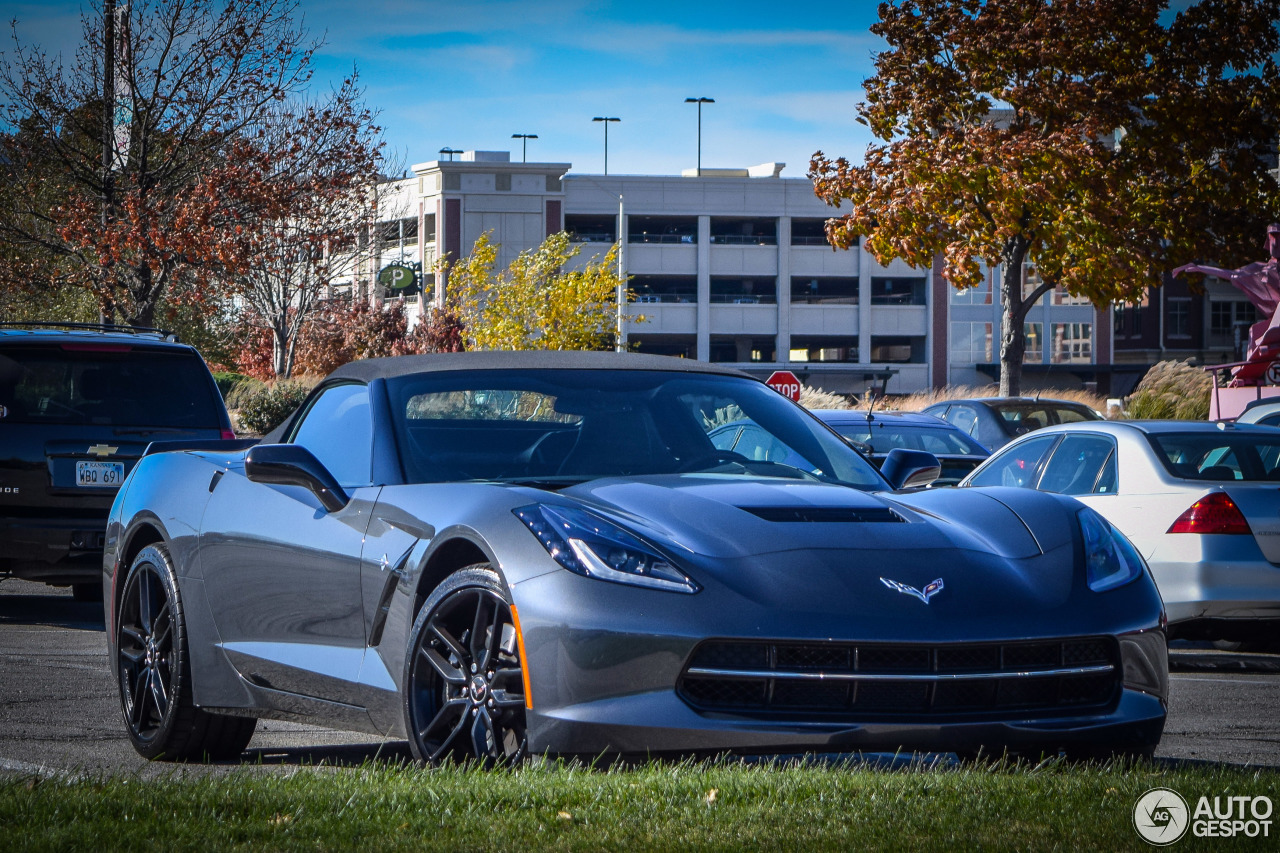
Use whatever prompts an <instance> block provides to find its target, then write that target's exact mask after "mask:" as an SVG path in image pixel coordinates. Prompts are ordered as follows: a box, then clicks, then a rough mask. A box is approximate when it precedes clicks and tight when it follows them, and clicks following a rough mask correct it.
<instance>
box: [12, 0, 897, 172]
mask: <svg viewBox="0 0 1280 853" xmlns="http://www.w3.org/2000/svg"><path fill="white" fill-rule="evenodd" d="M82 5H83V6H84V8H88V4H87V3H84V4H81V3H79V2H75V0H72V2H67V0H46V2H22V3H15V2H0V13H2V17H3V19H4V20H5V22H6V23H7V22H8V21H9V20H11V19H15V18H16V19H17V20H18V32H19V35H20V37H21V38H22V40H23V41H24V42H28V43H30V42H36V43H40V44H41V45H43V46H44V47H45V48H46V49H47V50H49V52H56V51H58V50H61V51H62V52H63V53H64V55H67V56H69V55H70V54H71V53H72V52H73V51H74V46H75V42H76V41H77V40H78V35H79V29H80V25H79V12H80V9H81V7H82ZM300 6H301V11H302V14H303V17H304V20H305V23H306V25H307V26H308V28H309V29H310V30H311V31H312V33H313V34H316V35H319V34H322V33H323V34H324V36H325V39H326V45H325V46H324V48H323V49H322V50H321V53H320V55H319V57H318V59H317V66H316V67H317V75H316V85H317V86H328V85H330V84H331V83H336V82H337V81H340V80H341V78H342V76H343V75H344V74H346V73H348V72H349V71H350V69H351V67H352V65H353V64H354V65H355V66H356V67H357V68H358V69H359V72H360V78H361V80H362V82H363V83H364V85H365V87H366V89H367V94H366V100H367V101H368V102H369V103H370V104H371V105H372V106H373V107H375V108H376V109H378V110H379V111H380V113H381V117H380V121H381V124H382V125H383V127H384V128H385V136H386V139H387V142H388V147H389V149H390V150H391V151H392V153H393V154H394V155H395V158H396V159H397V160H398V161H399V162H401V163H403V164H407V165H411V164H413V163H419V162H423V161H426V160H434V159H437V157H438V156H439V155H438V154H437V152H438V151H439V150H440V149H441V148H443V147H446V146H447V147H451V148H456V149H461V150H472V149H479V150H498V151H507V150H509V151H511V152H512V157H513V159H515V160H519V159H520V140H518V139H512V138H511V134H513V133H536V134H538V137H539V138H538V139H536V140H531V141H530V142H529V160H531V161H535V160H536V161H552V162H568V163H572V164H573V171H574V172H580V173H594V174H598V173H600V172H601V171H602V169H603V165H604V164H603V154H604V140H603V135H604V132H603V129H602V125H601V124H600V123H599V122H594V123H593V122H592V121H591V119H592V117H593V116H617V117H619V118H621V119H622V121H621V122H619V123H617V124H611V125H610V127H609V172H610V173H611V174H646V175H663V174H678V173H679V172H680V170H681V169H685V168H693V166H694V165H695V161H696V159H697V110H696V108H695V107H694V106H693V105H692V104H686V103H684V99H685V98H686V97H710V98H714V99H715V101H716V103H714V104H706V105H704V106H703V113H702V164H703V166H704V168H713V167H727V166H749V165H755V164H757V163H764V162H773V161H781V162H785V163H786V164H787V168H786V170H785V171H784V172H783V175H784V176H790V177H803V176H804V174H805V172H806V171H807V168H808V162H809V157H810V155H812V154H813V152H814V151H816V150H818V149H821V150H823V151H825V152H826V153H828V154H831V155H844V156H848V157H849V158H850V159H853V160H860V159H861V156H862V152H863V151H864V150H865V149H866V146H867V145H868V144H869V143H870V142H871V136H870V133H869V132H868V131H867V130H866V128H864V127H863V126H862V125H859V124H857V123H856V122H855V121H854V118H855V115H856V113H855V109H856V106H857V104H858V102H859V101H860V100H861V99H862V81H863V80H864V79H866V78H867V77H868V76H870V74H871V72H872V56H873V53H874V52H875V51H876V50H878V49H880V48H881V47H882V45H883V43H882V42H881V41H880V40H879V39H878V38H877V37H876V36H873V35H872V34H871V33H870V32H869V27H870V26H871V24H872V23H873V22H874V20H875V17H876V15H875V8H876V3H874V2H869V0H851V2H846V3H843V4H836V5H830V4H795V3H787V2H785V0H782V2H780V0H771V2H757V0H737V2H720V0H713V2H700V0H693V1H692V2H671V0H650V2H643V3H642V2H607V3H602V2H585V0H584V1H583V2H579V0H535V2H520V0H506V2H502V0H497V1H496V2H495V1H494V0H477V1H476V2H466V0H458V2H447V3H446V2H437V0H364V2H351V0H301V4H300ZM5 35H6V36H7V35H8V34H7V33H6V34H5ZM7 46H8V39H7V38H6V40H5V44H4V45H3V46H0V50H2V49H4V48H5V47H7Z"/></svg>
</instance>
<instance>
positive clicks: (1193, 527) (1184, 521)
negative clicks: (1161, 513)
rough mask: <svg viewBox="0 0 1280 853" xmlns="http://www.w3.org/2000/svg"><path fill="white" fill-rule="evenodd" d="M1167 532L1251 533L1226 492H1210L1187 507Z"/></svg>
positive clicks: (1247, 523) (1241, 514) (1242, 514)
mask: <svg viewBox="0 0 1280 853" xmlns="http://www.w3.org/2000/svg"><path fill="white" fill-rule="evenodd" d="M1168 532H1169V533H1253V531H1252V530H1250V529H1249V522H1247V521H1245V518H1244V513H1242V512H1241V511H1240V507H1238V506H1236V502H1235V501H1233V500H1231V496H1230V495H1228V494H1227V493H1226V492H1210V493H1209V494H1207V495H1205V496H1204V497H1202V498H1201V499H1200V500H1198V501H1196V502H1195V503H1193V504H1192V505H1191V506H1190V507H1188V508H1187V511H1186V512H1184V513H1183V514H1182V515H1180V516H1178V520H1177V521H1175V522H1174V523H1173V525H1172V526H1171V527H1170V528H1169V531H1168Z"/></svg>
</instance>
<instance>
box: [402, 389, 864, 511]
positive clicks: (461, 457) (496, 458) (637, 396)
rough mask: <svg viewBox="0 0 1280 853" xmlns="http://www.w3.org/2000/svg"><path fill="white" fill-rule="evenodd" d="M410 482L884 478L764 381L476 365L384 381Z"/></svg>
mask: <svg viewBox="0 0 1280 853" xmlns="http://www.w3.org/2000/svg"><path fill="white" fill-rule="evenodd" d="M388 389H389V394H390V400H391V405H392V410H393V417H394V421H395V428H396V432H397V441H398V443H399V445H400V447H401V449H402V454H403V457H404V460H405V468H406V472H405V473H406V475H407V476H408V477H409V479H410V481H412V482H444V481H453V480H475V479H483V480H501V481H508V482H521V483H531V484H535V485H546V486H549V487H555V486H557V485H567V484H570V483H575V482H582V481H585V480H591V479H596V478H599V477H634V476H644V475H651V474H674V473H692V472H712V473H715V474H717V475H726V476H729V475H733V476H769V477H784V478H790V479H804V480H821V481H826V482H835V483H841V484H844V485H849V486H854V487H856V488H860V489H884V488H888V484H887V483H885V481H884V479H883V478H881V476H880V475H879V473H878V472H877V471H876V470H875V468H873V467H872V466H871V465H870V464H868V463H867V462H866V460H864V459H863V458H862V457H861V456H859V455H858V454H857V453H856V452H855V451H854V450H853V449H852V448H850V447H849V446H848V445H846V444H845V443H844V442H842V441H841V440H840V439H839V438H837V437H836V436H834V435H832V434H831V433H830V432H829V431H827V430H826V429H824V428H823V427H822V425H821V424H819V423H818V422H817V421H815V420H814V419H812V418H809V417H806V416H805V414H804V412H803V411H802V410H800V409H798V408H796V406H795V405H794V404H792V403H791V402H790V401H788V400H786V399H785V398H783V397H782V396H781V395H779V394H778V393H777V392H775V391H773V390H772V389H770V388H769V387H768V386H766V385H763V384H761V383H759V382H755V381H753V380H749V379H743V378H739V377H733V376H717V375H714V374H697V373H668V372H659V371H632V370H616V371H614V370H471V371H459V372H441V373H425V374H416V375H412V376H404V377H399V378H396V379H393V380H391V381H389V383H388Z"/></svg>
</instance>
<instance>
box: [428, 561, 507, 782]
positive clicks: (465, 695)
mask: <svg viewBox="0 0 1280 853" xmlns="http://www.w3.org/2000/svg"><path fill="white" fill-rule="evenodd" d="M522 663H523V662H522V661H521V660H520V650H519V642H518V640H517V636H516V626H515V619H514V617H513V616H512V614H511V603H510V601H509V600H508V598H507V593H506V589H505V586H504V585H503V583H502V579H501V578H500V577H499V576H498V573H497V572H496V571H494V570H493V568H492V567H491V566H489V565H487V564H481V565H476V566H470V567H468V568H466V569H463V570H461V571H459V572H456V573H454V574H452V575H450V576H449V577H448V578H446V579H445V581H444V582H443V583H442V584H441V585H440V586H439V587H437V588H436V590H435V591H434V592H433V593H432V594H431V597H430V598H429V599H428V600H427V602H426V603H425V604H424V605H423V607H422V610H421V612H420V613H419V614H418V618H417V620H416V622H415V624H414V630H413V639H412V641H411V643H410V647H409V655H408V658H407V660H406V664H405V667H406V678H405V722H406V728H407V730H408V734H409V745H410V747H411V749H412V750H413V754H414V756H415V757H416V758H418V759H419V760H420V761H426V762H430V763H432V764H435V763H438V762H440V761H442V760H444V759H446V758H462V759H466V758H471V759H475V760H478V761H479V762H480V763H482V764H484V765H486V766H493V765H496V764H506V763H514V762H517V761H519V760H520V759H522V758H523V757H524V755H525V752H526V748H527V745H528V738H527V735H526V732H525V695H524V674H523V669H522Z"/></svg>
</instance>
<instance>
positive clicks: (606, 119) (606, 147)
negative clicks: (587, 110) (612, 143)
mask: <svg viewBox="0 0 1280 853" xmlns="http://www.w3.org/2000/svg"><path fill="white" fill-rule="evenodd" d="M592 121H602V122H604V173H605V174H606V175H607V174H609V122H611V121H622V119H620V118H616V117H614V116H596V117H595V118H593V119H592Z"/></svg>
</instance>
